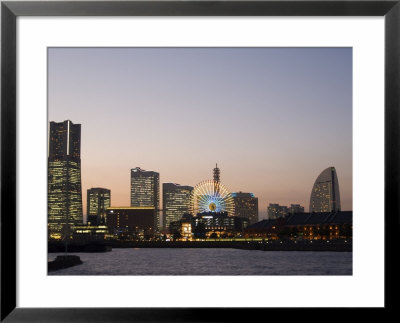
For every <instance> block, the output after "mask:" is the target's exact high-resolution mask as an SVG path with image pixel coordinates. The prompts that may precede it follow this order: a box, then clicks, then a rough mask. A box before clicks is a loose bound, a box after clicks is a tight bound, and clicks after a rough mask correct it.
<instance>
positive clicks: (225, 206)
mask: <svg viewBox="0 0 400 323" xmlns="http://www.w3.org/2000/svg"><path fill="white" fill-rule="evenodd" d="M191 208H192V212H193V215H196V214H197V213H201V212H228V215H229V216H233V215H234V204H233V198H232V195H231V193H230V192H229V191H228V189H227V188H226V187H225V186H224V185H222V184H221V183H220V182H219V181H215V180H205V181H202V182H200V183H199V184H197V185H196V186H195V187H194V188H193V191H192V196H191Z"/></svg>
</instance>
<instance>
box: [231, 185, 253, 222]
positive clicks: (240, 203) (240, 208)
mask: <svg viewBox="0 0 400 323" xmlns="http://www.w3.org/2000/svg"><path fill="white" fill-rule="evenodd" d="M232 197H233V202H234V204H235V215H236V216H238V217H241V218H247V219H248V220H249V222H250V224H254V223H256V222H258V198H257V197H255V196H254V194H253V193H243V192H236V193H232Z"/></svg>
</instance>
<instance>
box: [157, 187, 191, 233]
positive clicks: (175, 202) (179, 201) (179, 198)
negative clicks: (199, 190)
mask: <svg viewBox="0 0 400 323" xmlns="http://www.w3.org/2000/svg"><path fill="white" fill-rule="evenodd" d="M192 191H193V187H192V186H181V185H179V184H174V183H163V227H164V228H165V229H168V228H169V225H170V223H171V222H174V221H179V220H180V219H181V218H182V216H183V215H184V214H185V213H189V212H190V197H191V193H192Z"/></svg>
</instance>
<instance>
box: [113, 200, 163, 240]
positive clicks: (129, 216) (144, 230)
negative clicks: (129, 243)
mask: <svg viewBox="0 0 400 323" xmlns="http://www.w3.org/2000/svg"><path fill="white" fill-rule="evenodd" d="M154 218H155V212H154V207H132V206H131V207H109V208H107V214H106V225H107V227H108V231H109V233H110V234H112V235H114V236H115V237H118V238H120V239H121V238H126V239H136V238H150V237H151V236H153V234H154Z"/></svg>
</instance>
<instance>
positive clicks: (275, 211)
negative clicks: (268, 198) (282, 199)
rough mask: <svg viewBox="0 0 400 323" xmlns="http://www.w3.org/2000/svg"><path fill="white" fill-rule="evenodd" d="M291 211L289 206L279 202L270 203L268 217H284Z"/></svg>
mask: <svg viewBox="0 0 400 323" xmlns="http://www.w3.org/2000/svg"><path fill="white" fill-rule="evenodd" d="M288 213H289V210H288V207H287V206H285V205H279V204H277V203H270V204H269V206H268V219H270V220H272V219H278V218H284V217H285V216H287V215H288Z"/></svg>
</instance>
